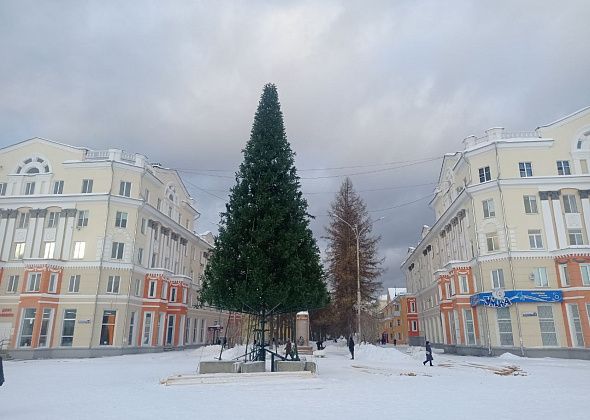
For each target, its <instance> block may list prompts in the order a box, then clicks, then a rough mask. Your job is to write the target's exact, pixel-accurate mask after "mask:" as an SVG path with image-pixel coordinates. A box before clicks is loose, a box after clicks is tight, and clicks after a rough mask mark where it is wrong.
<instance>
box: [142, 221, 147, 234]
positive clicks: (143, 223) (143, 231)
mask: <svg viewBox="0 0 590 420" xmlns="http://www.w3.org/2000/svg"><path fill="white" fill-rule="evenodd" d="M145 225H146V220H145V219H144V218H143V217H142V218H141V233H142V234H144V235H145Z"/></svg>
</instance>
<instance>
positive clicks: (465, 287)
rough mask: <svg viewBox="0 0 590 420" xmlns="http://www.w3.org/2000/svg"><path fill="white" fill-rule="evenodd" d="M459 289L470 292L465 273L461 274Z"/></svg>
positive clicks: (463, 292)
mask: <svg viewBox="0 0 590 420" xmlns="http://www.w3.org/2000/svg"><path fill="white" fill-rule="evenodd" d="M459 290H461V293H462V294H467V293H469V285H468V284H467V276H466V275H465V274H460V275H459Z"/></svg>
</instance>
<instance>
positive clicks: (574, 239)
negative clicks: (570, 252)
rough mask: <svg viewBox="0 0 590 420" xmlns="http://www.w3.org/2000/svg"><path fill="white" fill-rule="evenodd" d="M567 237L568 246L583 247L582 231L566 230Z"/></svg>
mask: <svg viewBox="0 0 590 420" xmlns="http://www.w3.org/2000/svg"><path fill="white" fill-rule="evenodd" d="M567 236H568V238H569V241H570V245H584V239H583V238H582V229H568V231H567Z"/></svg>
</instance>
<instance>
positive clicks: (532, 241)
mask: <svg viewBox="0 0 590 420" xmlns="http://www.w3.org/2000/svg"><path fill="white" fill-rule="evenodd" d="M529 246H530V247H531V249H543V237H542V236H541V231H540V230H539V229H532V230H529Z"/></svg>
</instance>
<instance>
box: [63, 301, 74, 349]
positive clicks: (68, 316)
mask: <svg viewBox="0 0 590 420" xmlns="http://www.w3.org/2000/svg"><path fill="white" fill-rule="evenodd" d="M75 328H76V310H75V309H66V310H65V311H64V322H63V326H62V329H61V345H62V346H64V347H72V343H73V342H74V329H75Z"/></svg>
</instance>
